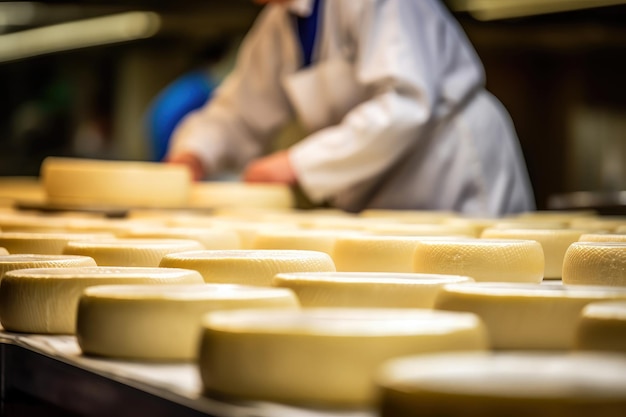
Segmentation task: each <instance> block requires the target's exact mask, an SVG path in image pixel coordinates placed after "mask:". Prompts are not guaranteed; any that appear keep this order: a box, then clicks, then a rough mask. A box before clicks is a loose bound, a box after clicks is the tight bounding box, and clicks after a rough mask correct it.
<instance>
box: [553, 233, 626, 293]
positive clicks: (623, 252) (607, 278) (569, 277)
mask: <svg viewBox="0 0 626 417" xmlns="http://www.w3.org/2000/svg"><path fill="white" fill-rule="evenodd" d="M563 283H564V284H583V285H615V286H625V285H626V242H576V243H572V244H571V245H570V247H569V248H568V249H567V252H566V253H565V259H564V260H563Z"/></svg>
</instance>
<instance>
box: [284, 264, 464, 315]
mask: <svg viewBox="0 0 626 417" xmlns="http://www.w3.org/2000/svg"><path fill="white" fill-rule="evenodd" d="M464 282H474V280H473V279H471V278H469V277H461V276H455V275H427V274H410V273H387V272H300V273H290V274H278V275H276V276H275V277H274V279H273V281H272V284H273V285H274V286H275V287H283V288H290V289H291V290H293V291H294V292H295V293H296V295H297V296H298V299H299V300H300V304H302V306H303V307H367V308H432V307H433V305H434V303H435V297H436V296H437V294H438V292H439V290H440V289H441V288H442V287H443V286H444V285H446V284H459V283H464Z"/></svg>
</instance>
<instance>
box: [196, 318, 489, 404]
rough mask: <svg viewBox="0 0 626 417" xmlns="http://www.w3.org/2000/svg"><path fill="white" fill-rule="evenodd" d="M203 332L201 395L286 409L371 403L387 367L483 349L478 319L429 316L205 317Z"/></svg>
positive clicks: (484, 336)
mask: <svg viewBox="0 0 626 417" xmlns="http://www.w3.org/2000/svg"><path fill="white" fill-rule="evenodd" d="M203 327H204V330H203V337H202V342H201V347H200V358H199V366H200V374H201V376H202V381H203V383H204V386H205V388H206V390H207V391H209V392H217V393H220V394H226V395H230V396H236V397H241V398H246V399H262V400H271V401H281V402H288V403H309V404H312V403H318V404H335V405H338V404H342V405H362V404H366V403H370V402H371V401H372V400H373V397H374V386H373V376H374V373H375V371H376V369H377V368H378V366H379V365H380V364H381V363H382V362H383V361H385V360H387V359H390V358H393V357H396V356H400V355H407V354H418V353H424V352H432V351H446V350H459V349H464V350H474V349H486V348H487V341H486V334H485V331H484V328H483V326H482V324H481V322H480V320H479V319H478V318H477V317H476V316H474V315H472V314H460V313H444V312H436V311H432V310H410V309H408V310H407V309H401V310H393V309H303V310H301V311H281V312H276V311H271V310H240V311H230V312H216V313H210V314H208V315H207V316H206V317H205V319H204V322H203Z"/></svg>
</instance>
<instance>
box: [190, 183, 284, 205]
mask: <svg viewBox="0 0 626 417" xmlns="http://www.w3.org/2000/svg"><path fill="white" fill-rule="evenodd" d="M294 203H295V202H294V196H293V193H292V191H291V189H290V188H289V187H288V186H286V185H283V184H251V183H240V182H227V181H224V182H199V183H194V184H193V185H192V187H191V198H190V206H191V207H247V208H248V207H267V208H290V207H293V206H294Z"/></svg>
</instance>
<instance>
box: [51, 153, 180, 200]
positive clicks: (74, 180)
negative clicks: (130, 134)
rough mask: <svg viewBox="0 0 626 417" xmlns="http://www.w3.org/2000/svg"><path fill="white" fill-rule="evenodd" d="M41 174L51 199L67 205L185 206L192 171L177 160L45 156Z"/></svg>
mask: <svg viewBox="0 0 626 417" xmlns="http://www.w3.org/2000/svg"><path fill="white" fill-rule="evenodd" d="M41 178H42V182H43V186H44V189H45V191H46V194H47V197H48V201H49V202H50V203H53V204H60V205H67V206H98V207H101V206H121V207H182V206H186V205H187V203H188V201H189V194H190V188H191V182H192V181H191V173H190V172H189V170H188V169H187V168H186V167H183V166H181V165H174V164H162V163H158V162H139V161H103V160H95V159H73V158H55V157H48V158H46V159H45V160H44V161H43V163H42V165H41Z"/></svg>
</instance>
